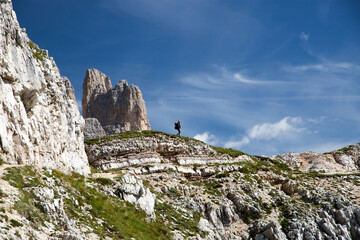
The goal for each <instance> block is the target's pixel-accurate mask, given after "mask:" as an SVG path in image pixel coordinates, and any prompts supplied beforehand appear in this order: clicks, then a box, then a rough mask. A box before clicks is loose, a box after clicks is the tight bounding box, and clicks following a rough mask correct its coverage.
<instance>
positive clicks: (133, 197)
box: [115, 174, 156, 216]
mask: <svg viewBox="0 0 360 240" xmlns="http://www.w3.org/2000/svg"><path fill="white" fill-rule="evenodd" d="M115 194H116V195H117V196H119V197H120V198H121V199H123V200H125V201H127V202H130V203H133V204H135V205H137V206H139V207H140V208H141V209H143V210H144V211H145V213H146V214H148V215H152V216H153V215H154V206H155V199H156V196H155V194H153V193H151V192H150V189H149V188H146V187H144V185H143V183H142V181H141V179H140V178H139V177H136V176H132V175H129V174H126V175H124V176H122V177H121V179H120V186H119V187H118V188H117V190H116V191H115Z"/></svg>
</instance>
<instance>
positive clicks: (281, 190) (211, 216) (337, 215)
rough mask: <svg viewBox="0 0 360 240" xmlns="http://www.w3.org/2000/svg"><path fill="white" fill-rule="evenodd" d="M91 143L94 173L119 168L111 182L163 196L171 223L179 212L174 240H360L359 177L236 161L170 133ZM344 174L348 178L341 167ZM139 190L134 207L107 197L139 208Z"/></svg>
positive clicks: (253, 159) (159, 210) (159, 211)
mask: <svg viewBox="0 0 360 240" xmlns="http://www.w3.org/2000/svg"><path fill="white" fill-rule="evenodd" d="M149 135H152V136H149ZM87 142H88V144H87V145H86V148H87V153H88V154H89V159H90V162H91V164H92V165H93V166H95V167H97V168H99V169H105V170H108V169H115V168H119V169H117V170H112V171H111V174H114V173H115V172H121V174H126V175H125V176H126V178H130V176H133V178H134V179H135V178H136V179H139V178H141V179H142V180H143V181H144V182H146V183H147V186H149V185H150V186H151V189H152V191H153V192H154V193H156V196H157V197H156V199H155V202H156V204H155V211H154V213H155V215H156V216H157V217H160V218H166V217H167V212H171V216H174V217H173V218H172V220H170V221H169V224H170V226H173V227H174V228H175V229H179V230H178V231H174V239H207V240H209V239H214V240H215V239H254V240H255V239H256V240H266V239H274V240H285V239H358V238H359V237H360V232H359V229H360V218H359V217H360V209H359V203H360V197H359V196H360V184H359V182H360V177H359V175H358V171H356V170H355V171H353V172H349V173H348V174H346V175H343V176H342V175H341V174H340V175H339V174H334V175H332V174H330V173H328V172H326V171H327V170H326V168H324V169H323V171H324V173H322V174H320V173H318V174H309V173H303V172H301V171H298V170H296V171H295V170H292V169H291V168H288V167H287V166H286V165H284V164H282V163H281V162H278V161H276V160H274V159H270V158H266V157H260V156H249V155H246V154H242V153H241V152H238V153H239V155H238V156H236V155H233V154H232V156H230V155H228V154H226V152H229V153H231V152H232V151H230V150H226V149H219V148H214V147H211V146H209V145H206V144H204V143H202V142H199V141H196V140H193V139H187V138H180V137H175V136H173V135H168V134H163V133H155V134H151V133H146V132H144V133H137V135H135V136H132V137H126V135H124V134H120V135H118V136H117V137H116V136H112V138H109V137H106V138H102V139H98V140H97V141H96V142H95V141H93V140H92V141H87ZM91 143H92V144H91ZM342 151H343V150H338V151H336V152H342ZM351 151H352V150H351ZM232 153H234V152H232ZM355 155H356V154H355ZM324 164H325V163H324ZM294 166H295V167H296V166H297V165H294ZM343 168H344V170H345V171H348V170H347V168H346V166H343ZM337 171H339V172H341V169H340V167H339V168H338V169H337ZM109 174H110V173H109ZM129 175H130V176H129ZM99 176H102V177H104V176H105V175H103V174H101V173H99ZM135 176H136V177H135ZM334 181H336V182H337V183H338V184H334ZM132 182H135V181H132ZM138 185H139V184H138V183H136V184H134V185H133V186H131V188H130V189H131V190H129V191H127V192H131V193H132V194H131V195H130V196H131V198H132V199H131V200H130V199H126V198H124V197H122V195H121V194H119V192H118V191H119V187H118V186H119V183H117V184H114V185H113V186H106V188H105V187H104V189H106V192H108V193H109V195H110V196H114V195H117V196H120V197H121V198H122V199H124V200H125V201H130V202H133V203H134V202H135V203H136V201H134V200H135V199H137V197H136V196H139V197H140V196H142V194H139V192H141V191H139V190H136V189H140V188H139V187H138ZM124 186H126V185H124ZM142 193H143V192H142ZM148 203H149V204H152V199H150V200H148ZM151 206H152V205H151ZM164 206H165V207H166V208H165V209H166V210H163V209H164ZM304 209H306V211H304ZM148 214H149V213H148ZM175 216H176V217H175ZM195 216H198V217H195ZM187 219H192V221H194V223H196V224H197V225H196V226H197V228H196V229H197V231H198V233H197V235H196V236H195V234H196V233H195V232H193V233H192V234H194V237H186V236H189V235H188V234H190V232H191V231H193V230H190V228H187V226H188V225H186V227H184V226H185V225H184V226H183V228H182V225H181V222H186V221H187ZM199 232H200V233H199Z"/></svg>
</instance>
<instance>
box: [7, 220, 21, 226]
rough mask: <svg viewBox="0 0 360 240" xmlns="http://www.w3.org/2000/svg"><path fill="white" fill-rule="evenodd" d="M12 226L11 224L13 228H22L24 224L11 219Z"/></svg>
mask: <svg viewBox="0 0 360 240" xmlns="http://www.w3.org/2000/svg"><path fill="white" fill-rule="evenodd" d="M10 224H11V226H13V227H22V226H23V224H22V223H20V222H18V221H16V220H15V219H10Z"/></svg>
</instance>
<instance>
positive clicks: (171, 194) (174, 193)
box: [166, 187, 182, 199]
mask: <svg viewBox="0 0 360 240" xmlns="http://www.w3.org/2000/svg"><path fill="white" fill-rule="evenodd" d="M166 194H167V195H168V196H169V197H170V198H175V199H176V198H179V197H181V196H182V194H181V192H180V191H179V190H178V189H177V188H174V187H172V188H169V190H168V192H167V193H166Z"/></svg>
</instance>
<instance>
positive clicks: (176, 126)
mask: <svg viewBox="0 0 360 240" xmlns="http://www.w3.org/2000/svg"><path fill="white" fill-rule="evenodd" d="M174 128H175V129H176V130H178V129H179V125H178V123H177V122H176V123H175V127H174Z"/></svg>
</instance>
